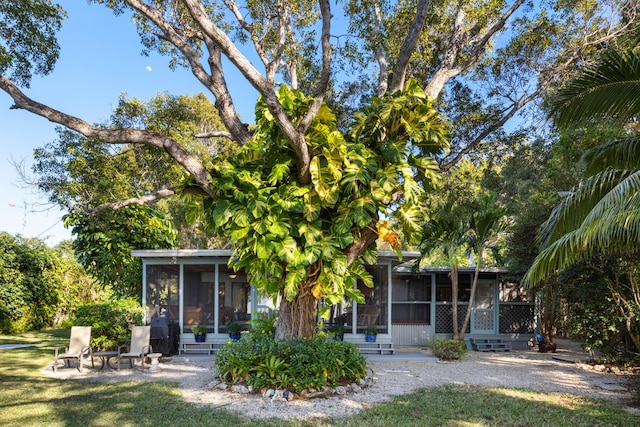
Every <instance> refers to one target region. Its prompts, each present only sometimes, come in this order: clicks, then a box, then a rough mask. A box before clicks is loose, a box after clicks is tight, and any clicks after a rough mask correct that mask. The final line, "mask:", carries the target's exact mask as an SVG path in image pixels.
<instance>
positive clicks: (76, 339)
mask: <svg viewBox="0 0 640 427" xmlns="http://www.w3.org/2000/svg"><path fill="white" fill-rule="evenodd" d="M61 349H64V353H61V352H60V350H61ZM85 358H89V359H91V367H93V366H94V365H93V355H92V352H91V326H72V327H71V337H70V338H69V346H68V347H64V346H62V347H56V350H55V360H54V361H53V371H54V372H57V371H58V360H62V361H64V362H66V365H67V366H68V367H71V360H73V359H75V360H77V361H78V371H80V372H82V361H83V360H84V359H85Z"/></svg>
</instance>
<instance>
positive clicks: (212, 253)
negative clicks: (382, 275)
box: [131, 249, 420, 262]
mask: <svg viewBox="0 0 640 427" xmlns="http://www.w3.org/2000/svg"><path fill="white" fill-rule="evenodd" d="M401 254H402V258H398V254H397V253H395V252H394V251H378V259H381V260H391V261H396V262H406V261H410V260H414V259H418V258H420V252H413V251H403V252H401ZM231 255H233V250H232V249H143V250H133V251H131V256H133V257H136V258H224V257H226V258H230V257H231Z"/></svg>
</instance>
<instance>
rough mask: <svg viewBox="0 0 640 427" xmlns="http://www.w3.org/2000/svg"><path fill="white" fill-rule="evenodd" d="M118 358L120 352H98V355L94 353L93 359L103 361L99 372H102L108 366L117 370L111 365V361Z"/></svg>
mask: <svg viewBox="0 0 640 427" xmlns="http://www.w3.org/2000/svg"><path fill="white" fill-rule="evenodd" d="M116 356H118V352H117V351H98V352H96V353H93V357H99V358H100V360H101V361H102V364H101V365H100V369H99V371H102V370H103V369H104V367H105V365H106V366H108V367H109V368H111V369H116V367H114V366H111V364H110V362H109V361H110V360H111V359H112V358H114V357H116Z"/></svg>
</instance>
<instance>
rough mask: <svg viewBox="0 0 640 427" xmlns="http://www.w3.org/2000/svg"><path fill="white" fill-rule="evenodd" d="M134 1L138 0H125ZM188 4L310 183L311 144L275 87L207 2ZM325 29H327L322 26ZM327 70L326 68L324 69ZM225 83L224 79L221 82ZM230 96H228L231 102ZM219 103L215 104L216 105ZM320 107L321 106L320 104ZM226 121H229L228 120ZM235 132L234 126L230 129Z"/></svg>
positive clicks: (302, 179)
mask: <svg viewBox="0 0 640 427" xmlns="http://www.w3.org/2000/svg"><path fill="white" fill-rule="evenodd" d="M126 1H135V2H139V0H126ZM321 1H326V0H321ZM184 3H185V5H186V6H187V8H188V9H189V13H190V14H191V17H192V18H193V19H194V20H195V21H196V22H197V23H198V25H200V27H201V29H202V31H203V32H204V34H205V35H206V36H207V37H209V38H211V41H212V42H213V43H214V44H215V46H216V48H217V49H219V50H220V52H221V53H223V54H224V55H225V56H226V57H227V58H229V60H230V61H231V62H232V63H233V64H234V65H235V66H236V67H237V68H238V70H239V71H240V72H241V73H242V75H243V76H244V77H245V78H246V79H247V81H249V82H250V83H251V84H252V85H253V87H255V88H256V90H257V91H258V92H259V93H260V95H262V97H263V99H264V101H265V103H266V104H267V108H268V109H269V111H270V112H271V114H273V117H274V119H275V121H276V123H278V126H279V127H280V129H281V130H282V133H283V134H284V135H285V137H286V138H287V141H289V144H290V145H291V148H292V149H293V151H294V153H295V156H296V166H297V168H296V169H297V179H298V182H299V183H300V184H302V185H305V184H307V183H309V182H311V173H310V172H309V164H310V163H311V157H310V154H309V147H308V146H307V144H306V140H305V138H304V134H303V133H301V132H299V131H298V130H297V129H296V128H295V126H294V125H293V124H292V123H291V121H290V120H289V119H288V117H287V115H286V113H285V112H284V109H283V108H282V105H280V102H279V101H278V98H277V97H276V95H275V91H274V87H273V85H272V84H270V82H269V81H268V80H267V79H266V78H264V77H263V76H262V74H260V73H259V72H258V71H257V70H256V69H255V68H254V67H253V65H251V63H250V62H249V60H248V59H247V58H246V57H245V56H244V55H243V54H242V53H241V52H240V51H239V50H238V48H237V47H236V46H235V45H234V44H233V42H232V41H231V39H229V37H228V36H227V35H226V34H225V33H224V32H223V31H222V30H221V29H220V28H218V27H216V26H215V25H214V24H213V22H212V21H211V19H209V17H208V15H207V12H206V10H205V9H204V5H203V4H202V2H199V1H197V0H184ZM323 32H324V29H323ZM219 72H220V78H222V79H223V77H222V68H220V70H219ZM323 72H325V71H323ZM326 72H329V70H327V71H326ZM220 83H222V82H220ZM230 101H231V99H230V98H229V102H230ZM217 105H218V104H217V103H216V106H217ZM318 108H319V107H318ZM225 124H226V123H225ZM229 130H230V131H231V132H233V131H232V130H231V129H229Z"/></svg>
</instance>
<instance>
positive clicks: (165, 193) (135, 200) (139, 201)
mask: <svg viewBox="0 0 640 427" xmlns="http://www.w3.org/2000/svg"><path fill="white" fill-rule="evenodd" d="M174 194H176V192H175V191H174V190H171V189H168V188H165V189H162V190H159V191H156V192H155V193H152V194H147V195H145V196H142V197H132V198H130V199H126V200H118V201H117V202H113V203H105V204H102V205H100V206H98V207H96V208H95V209H92V210H90V211H89V213H90V214H92V215H95V214H98V213H100V212H102V211H105V210H107V209H111V210H114V211H115V210H118V209H120V208H123V207H125V206H130V205H144V204H147V203H149V202H154V201H156V200H160V199H166V198H167V197H171V196H173V195H174Z"/></svg>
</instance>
